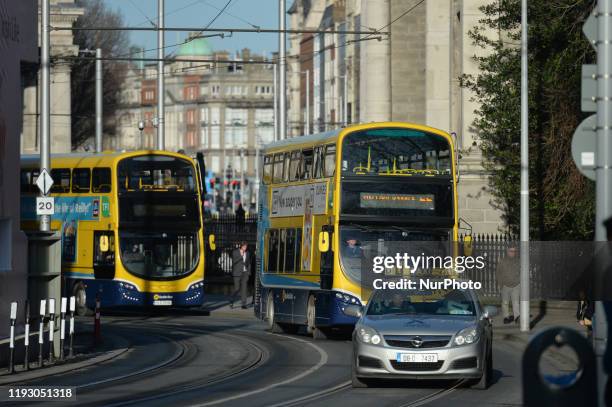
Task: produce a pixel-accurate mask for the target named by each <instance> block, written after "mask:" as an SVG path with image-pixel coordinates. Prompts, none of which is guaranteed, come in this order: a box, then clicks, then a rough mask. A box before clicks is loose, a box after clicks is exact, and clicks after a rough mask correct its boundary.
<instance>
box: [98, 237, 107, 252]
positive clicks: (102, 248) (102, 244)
mask: <svg viewBox="0 0 612 407" xmlns="http://www.w3.org/2000/svg"><path fill="white" fill-rule="evenodd" d="M99 245H100V251H101V252H102V253H106V252H107V251H108V246H109V244H108V236H107V235H102V236H100V243H99Z"/></svg>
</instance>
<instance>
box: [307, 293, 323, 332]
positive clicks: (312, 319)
mask: <svg viewBox="0 0 612 407" xmlns="http://www.w3.org/2000/svg"><path fill="white" fill-rule="evenodd" d="M316 320H317V311H316V308H315V296H314V295H311V296H310V297H308V307H307V308H306V321H307V323H306V333H308V335H312V338H313V339H327V334H326V333H325V332H324V331H323V330H322V329H321V328H317V325H316Z"/></svg>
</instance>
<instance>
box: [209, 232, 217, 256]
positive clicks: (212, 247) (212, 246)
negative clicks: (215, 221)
mask: <svg viewBox="0 0 612 407" xmlns="http://www.w3.org/2000/svg"><path fill="white" fill-rule="evenodd" d="M208 246H209V247H210V250H211V251H213V252H214V251H215V250H216V249H217V245H216V244H215V235H208Z"/></svg>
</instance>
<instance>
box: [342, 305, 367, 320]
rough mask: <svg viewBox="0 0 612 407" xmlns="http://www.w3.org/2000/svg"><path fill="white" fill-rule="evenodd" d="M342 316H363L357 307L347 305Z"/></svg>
mask: <svg viewBox="0 0 612 407" xmlns="http://www.w3.org/2000/svg"><path fill="white" fill-rule="evenodd" d="M344 314H346V315H348V316H349V317H355V318H361V316H362V315H363V308H362V307H361V306H359V305H347V306H346V307H345V308H344Z"/></svg>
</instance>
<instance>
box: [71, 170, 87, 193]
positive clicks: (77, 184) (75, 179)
mask: <svg viewBox="0 0 612 407" xmlns="http://www.w3.org/2000/svg"><path fill="white" fill-rule="evenodd" d="M90 183H91V178H90V171H89V168H75V169H74V170H72V192H74V193H84V192H89V187H90Z"/></svg>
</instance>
